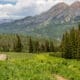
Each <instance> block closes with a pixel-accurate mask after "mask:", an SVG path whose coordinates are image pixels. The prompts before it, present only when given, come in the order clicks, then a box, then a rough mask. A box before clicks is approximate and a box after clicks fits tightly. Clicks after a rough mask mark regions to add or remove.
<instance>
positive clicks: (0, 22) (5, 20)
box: [0, 19, 13, 24]
mask: <svg viewBox="0 0 80 80" xmlns="http://www.w3.org/2000/svg"><path fill="white" fill-rule="evenodd" d="M8 22H13V20H12V19H0V24H3V23H8Z"/></svg>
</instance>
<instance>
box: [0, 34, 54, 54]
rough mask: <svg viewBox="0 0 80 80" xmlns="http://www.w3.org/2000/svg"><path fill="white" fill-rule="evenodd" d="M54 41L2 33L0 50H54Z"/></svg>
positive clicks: (34, 51) (30, 51)
mask: <svg viewBox="0 0 80 80" xmlns="http://www.w3.org/2000/svg"><path fill="white" fill-rule="evenodd" d="M54 49H55V47H54V43H53V41H51V40H40V39H33V38H32V37H29V36H21V35H18V34H1V35H0V51H2V52H29V53H39V52H54V51H55V50H54Z"/></svg>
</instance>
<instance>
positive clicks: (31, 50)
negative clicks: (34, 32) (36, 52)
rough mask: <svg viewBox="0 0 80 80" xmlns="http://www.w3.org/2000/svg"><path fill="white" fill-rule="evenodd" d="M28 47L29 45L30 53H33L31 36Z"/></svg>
mask: <svg viewBox="0 0 80 80" xmlns="http://www.w3.org/2000/svg"><path fill="white" fill-rule="evenodd" d="M28 47H29V53H33V41H32V39H31V37H30V38H29V45H28Z"/></svg>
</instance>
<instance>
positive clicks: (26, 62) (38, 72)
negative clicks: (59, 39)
mask: <svg viewBox="0 0 80 80" xmlns="http://www.w3.org/2000/svg"><path fill="white" fill-rule="evenodd" d="M4 54H6V55H7V57H8V58H7V59H6V60H4V61H0V80H58V78H61V77H62V78H63V79H62V80H80V61H77V60H73V59H72V60H69V59H67V60H66V59H63V58H58V57H53V56H51V55H49V53H41V54H30V53H14V52H8V53H4ZM60 76H61V77H60ZM57 77H58V78H57ZM59 80H61V79H59Z"/></svg>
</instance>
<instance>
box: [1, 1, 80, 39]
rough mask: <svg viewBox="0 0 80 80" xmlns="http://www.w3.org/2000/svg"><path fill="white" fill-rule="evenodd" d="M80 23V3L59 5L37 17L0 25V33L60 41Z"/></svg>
mask: <svg viewBox="0 0 80 80" xmlns="http://www.w3.org/2000/svg"><path fill="white" fill-rule="evenodd" d="M79 22H80V2H78V1H77V2H74V3H73V4H71V5H67V4H65V3H59V4H57V5H55V6H53V7H52V8H51V9H50V10H48V11H46V12H44V13H42V14H40V15H36V16H33V17H32V16H28V17H26V18H24V19H20V20H15V21H13V22H11V23H4V24H1V25H0V33H20V34H25V35H26V34H27V35H30V36H37V37H45V38H55V39H60V38H61V36H62V34H63V33H64V32H65V31H67V30H69V29H71V28H72V27H73V26H76V25H77V23H79Z"/></svg>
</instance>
